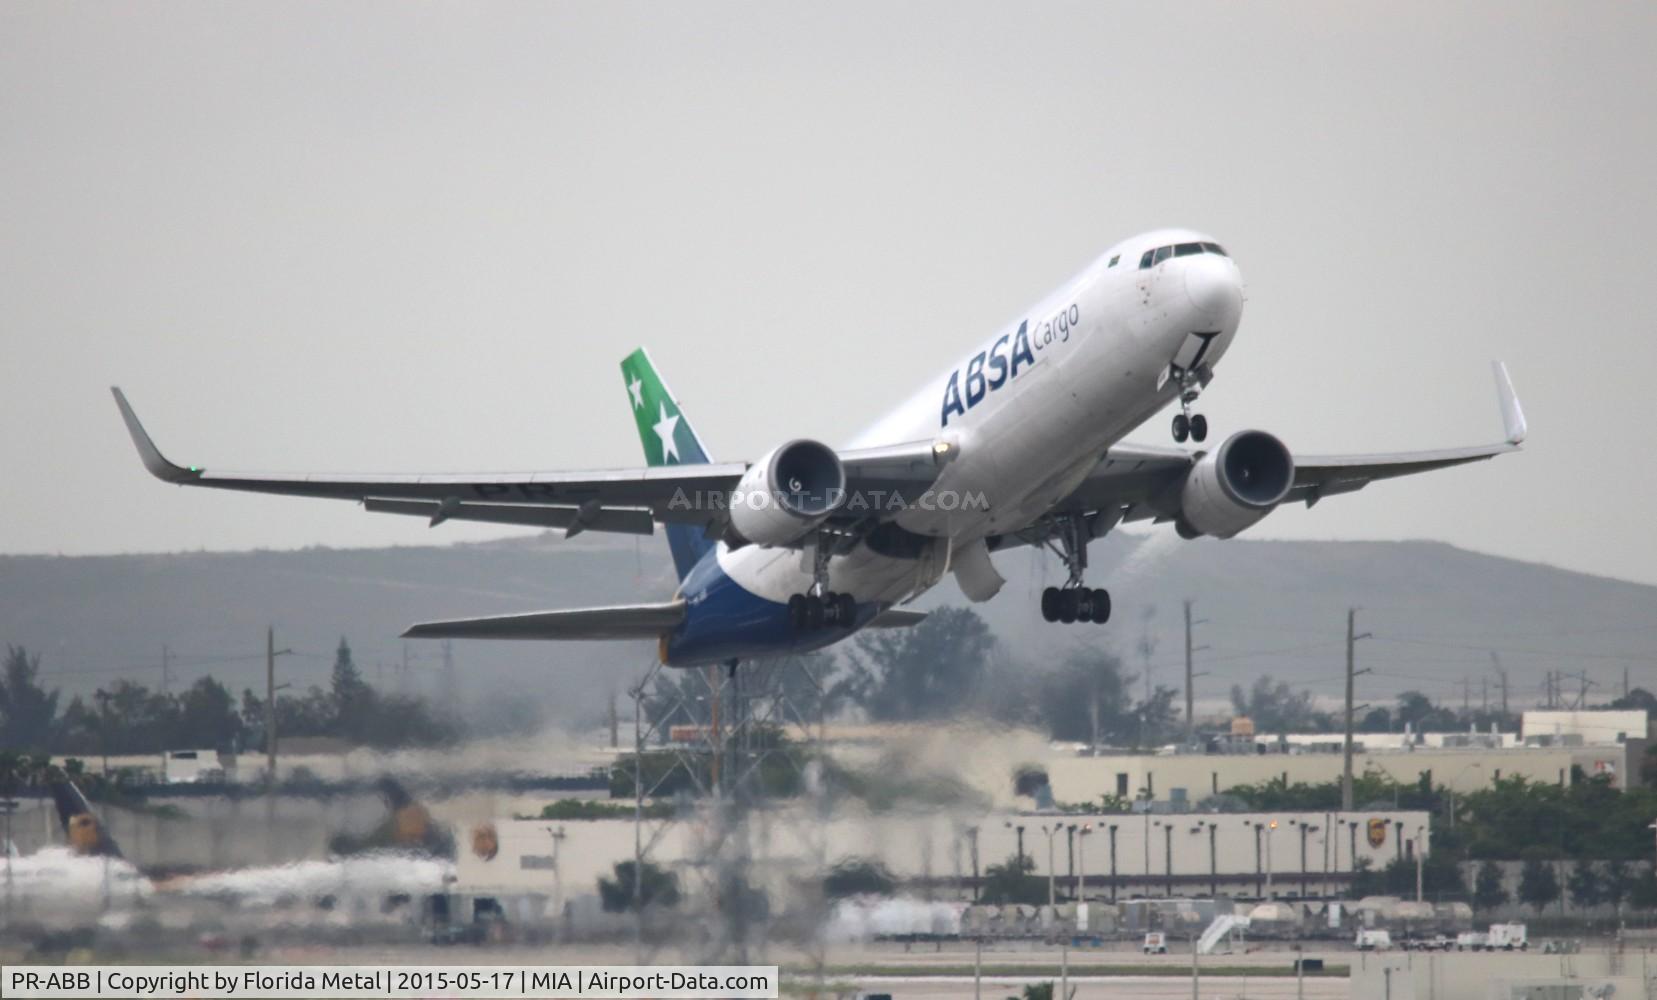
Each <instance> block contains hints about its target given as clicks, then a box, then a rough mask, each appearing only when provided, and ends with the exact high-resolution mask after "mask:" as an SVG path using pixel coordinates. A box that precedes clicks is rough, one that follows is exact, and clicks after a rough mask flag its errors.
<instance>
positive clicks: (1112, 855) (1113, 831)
mask: <svg viewBox="0 0 1657 1000" xmlns="http://www.w3.org/2000/svg"><path fill="white" fill-rule="evenodd" d="M1652 827H1653V829H1657V823H1653V824H1652ZM1110 901H1111V902H1112V903H1114V902H1116V824H1115V823H1112V824H1111V825H1110Z"/></svg>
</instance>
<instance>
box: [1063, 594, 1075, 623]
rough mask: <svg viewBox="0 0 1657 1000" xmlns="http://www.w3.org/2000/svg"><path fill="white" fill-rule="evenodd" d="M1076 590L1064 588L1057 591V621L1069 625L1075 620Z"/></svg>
mask: <svg viewBox="0 0 1657 1000" xmlns="http://www.w3.org/2000/svg"><path fill="white" fill-rule="evenodd" d="M1076 603H1077V602H1076V592H1075V591H1074V590H1070V589H1069V588H1066V589H1064V590H1061V591H1059V621H1061V622H1064V623H1065V624H1066V625H1069V624H1070V623H1071V622H1074V621H1075V620H1076Z"/></svg>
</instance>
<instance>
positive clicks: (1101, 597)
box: [1093, 589, 1110, 625]
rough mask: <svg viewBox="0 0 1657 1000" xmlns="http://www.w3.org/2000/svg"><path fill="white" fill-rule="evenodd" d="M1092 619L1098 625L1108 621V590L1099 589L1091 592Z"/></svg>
mask: <svg viewBox="0 0 1657 1000" xmlns="http://www.w3.org/2000/svg"><path fill="white" fill-rule="evenodd" d="M1093 621H1094V622H1095V623H1097V624H1099V625H1103V624H1104V623H1105V622H1108V621H1110V591H1108V590H1104V589H1099V590H1095V591H1094V592H1093Z"/></svg>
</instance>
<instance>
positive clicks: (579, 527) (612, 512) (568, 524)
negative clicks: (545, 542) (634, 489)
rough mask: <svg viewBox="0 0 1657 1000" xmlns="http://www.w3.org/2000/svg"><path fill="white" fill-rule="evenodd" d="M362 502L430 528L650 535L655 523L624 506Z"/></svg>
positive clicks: (366, 507) (374, 499) (372, 499)
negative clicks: (458, 524)
mask: <svg viewBox="0 0 1657 1000" xmlns="http://www.w3.org/2000/svg"><path fill="white" fill-rule="evenodd" d="M362 505H363V509H364V510H368V511H372V512H374V513H377V514H409V515H412V516H415V517H425V518H430V519H431V523H432V526H433V527H436V526H437V525H439V524H442V523H443V522H444V521H484V522H487V523H490V524H522V525H527V526H529V527H536V528H562V529H564V531H566V532H567V533H569V534H572V535H573V534H576V533H577V532H580V531H610V532H616V533H619V534H625V535H650V534H655V531H656V522H655V519H654V518H652V517H651V516H650V511H648V510H640V509H636V508H627V507H598V506H596V505H595V506H584V507H568V506H565V507H551V506H541V505H536V504H491V503H462V502H453V503H451V502H446V501H442V500H389V499H386V498H384V497H368V498H367V499H365V500H363V503H362Z"/></svg>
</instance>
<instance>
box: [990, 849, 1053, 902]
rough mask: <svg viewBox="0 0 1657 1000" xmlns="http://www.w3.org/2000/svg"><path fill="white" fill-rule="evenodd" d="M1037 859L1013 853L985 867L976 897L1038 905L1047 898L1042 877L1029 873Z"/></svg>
mask: <svg viewBox="0 0 1657 1000" xmlns="http://www.w3.org/2000/svg"><path fill="white" fill-rule="evenodd" d="M1035 870H1036V862H1035V860H1034V859H1033V858H1031V857H1030V856H1029V855H1028V854H1026V855H1024V856H1022V857H1012V858H1008V859H1007V860H1006V861H1003V862H1002V863H1001V864H999V865H990V866H989V867H988V868H986V869H984V881H983V885H982V887H981V888H980V891H979V893H978V898H979V899H980V900H981V901H983V902H985V903H996V904H1006V903H1028V904H1030V905H1032V906H1040V905H1042V904H1043V903H1046V902H1047V883H1046V880H1045V879H1041V878H1038V877H1037V876H1035V875H1033V874H1031V873H1032V872H1034V871H1035Z"/></svg>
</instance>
